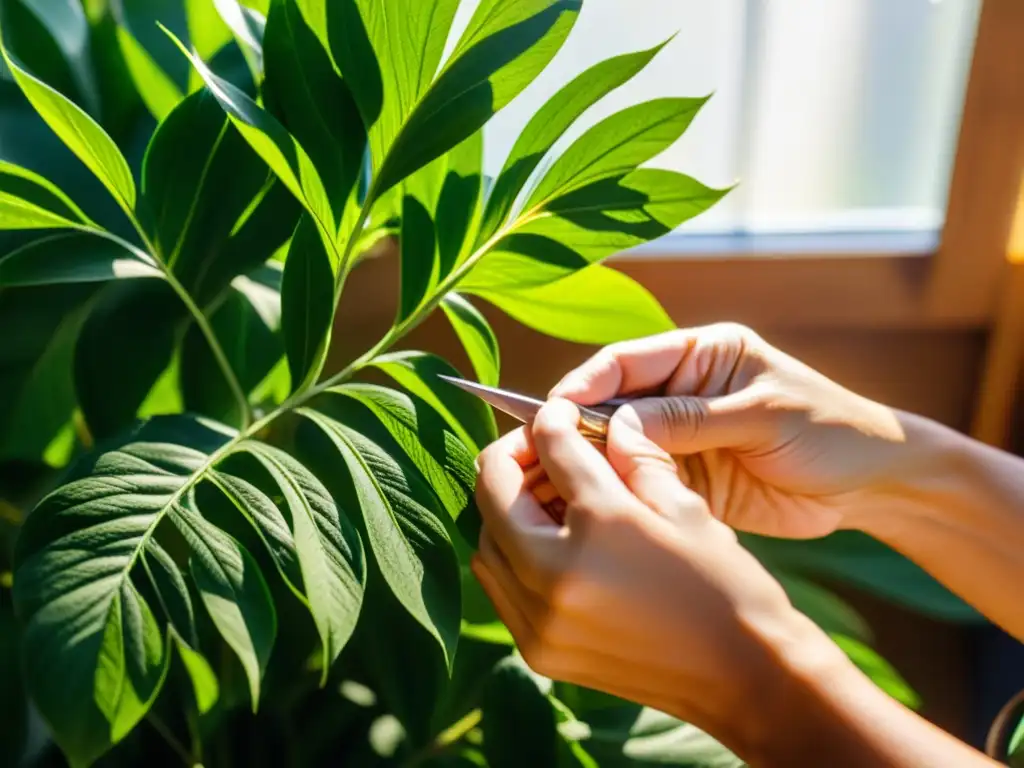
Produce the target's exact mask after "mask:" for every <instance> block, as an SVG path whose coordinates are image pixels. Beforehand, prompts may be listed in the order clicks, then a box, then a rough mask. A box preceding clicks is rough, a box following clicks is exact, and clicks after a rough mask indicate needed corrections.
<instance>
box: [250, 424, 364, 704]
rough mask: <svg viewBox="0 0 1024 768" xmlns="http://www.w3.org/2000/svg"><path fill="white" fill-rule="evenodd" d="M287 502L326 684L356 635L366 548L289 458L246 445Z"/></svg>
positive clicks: (320, 487)
mask: <svg viewBox="0 0 1024 768" xmlns="http://www.w3.org/2000/svg"><path fill="white" fill-rule="evenodd" d="M242 448H243V449H244V450H247V451H248V452H249V453H250V454H252V455H253V456H255V457H256V459H257V460H259V462H260V463H261V464H262V465H263V467H264V468H265V469H266V471H267V472H268V473H269V474H270V475H271V476H272V477H273V479H274V482H275V483H276V485H277V487H278V488H279V489H280V494H281V495H282V496H283V497H284V503H285V505H286V506H287V508H288V511H289V515H288V519H289V520H290V521H291V525H292V528H293V532H294V536H295V546H296V550H297V552H298V556H299V565H300V566H301V569H302V581H303V584H304V587H305V594H306V599H307V600H308V601H309V608H310V611H311V612H312V614H313V620H314V621H315V622H316V625H317V631H318V632H319V634H320V640H321V643H322V645H323V672H322V675H323V676H322V679H321V684H323V683H326V681H327V674H328V672H329V671H330V667H331V664H332V663H333V662H334V661H335V660H336V659H337V658H338V655H339V654H340V653H341V650H342V648H344V647H345V644H346V643H347V642H348V640H349V638H350V637H351V636H352V632H353V631H354V630H355V626H356V621H357V620H358V618H359V610H360V608H361V606H362V602H363V587H364V585H365V580H366V573H365V563H364V559H363V545H362V542H361V541H360V539H359V536H358V534H357V533H356V531H355V529H354V528H353V527H352V524H351V523H350V522H349V521H348V518H347V517H345V515H344V514H342V513H341V512H340V511H339V510H338V507H337V505H336V504H335V502H334V499H332V498H331V495H330V494H329V493H328V492H327V489H326V488H324V486H323V485H322V484H321V483H320V481H319V480H317V479H316V477H314V476H313V475H312V474H311V473H310V472H309V470H307V469H306V468H305V467H304V466H303V465H302V464H300V463H299V462H297V461H296V460H295V459H293V458H292V457H291V456H289V455H288V454H287V453H284V452H283V451H279V450H277V449H275V448H272V447H270V446H268V445H262V444H259V443H252V442H250V443H244V444H243V445H242Z"/></svg>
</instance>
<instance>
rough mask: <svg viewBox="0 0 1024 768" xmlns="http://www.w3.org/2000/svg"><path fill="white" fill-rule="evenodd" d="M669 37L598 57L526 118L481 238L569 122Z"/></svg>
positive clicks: (506, 211)
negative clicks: (649, 45)
mask: <svg viewBox="0 0 1024 768" xmlns="http://www.w3.org/2000/svg"><path fill="white" fill-rule="evenodd" d="M667 42H668V41H665V42H664V43H660V44H658V45H656V46H654V47H653V48H648V49H647V50H645V51H637V52H636V53H625V54H622V55H621V56H615V57H614V58H611V59H606V60H604V61H601V62H598V63H597V64H595V65H594V66H592V67H590V68H589V69H587V70H585V71H584V72H581V73H580V74H579V75H577V76H576V77H575V78H574V79H573V80H572V81H571V82H569V83H567V84H566V85H564V86H563V87H562V89H561V90H559V91H558V92H557V93H556V94H555V95H554V96H552V97H551V98H550V99H548V101H547V103H545V104H544V106H543V107H541V108H540V110H538V111H537V113H536V114H534V116H533V117H532V118H531V119H530V122H529V123H527V124H526V127H525V128H524V129H523V131H522V133H520V134H519V138H518V139H517V140H516V143H515V145H513V147H512V151H511V152H509V155H508V158H507V159H506V160H505V165H504V166H503V167H502V169H501V173H500V174H499V175H498V178H497V180H496V181H495V183H494V189H493V190H492V191H491V195H490V197H489V198H488V200H487V209H486V212H485V213H484V223H483V226H482V227H481V232H480V238H479V239H480V240H486V239H487V238H488V237H490V236H491V235H492V234H494V232H496V231H497V230H498V228H499V227H500V226H501V225H502V224H503V223H504V221H505V219H506V218H507V217H508V215H509V213H510V212H511V211H512V206H513V204H514V203H515V200H516V197H517V196H518V195H519V193H520V192H521V191H522V190H523V187H524V186H526V182H527V181H528V180H529V178H530V174H532V173H533V171H534V170H536V168H537V166H538V165H539V164H540V162H541V160H543V159H544V156H545V155H547V153H548V152H549V151H550V150H551V148H552V147H553V146H554V145H555V142H556V141H558V139H559V138H560V137H561V136H562V134H563V133H565V131H566V130H567V129H568V128H569V126H571V125H572V124H573V123H574V122H575V121H576V119H577V118H578V117H579V116H580V115H582V114H583V113H584V112H585V111H586V110H587V109H588V108H590V107H591V106H593V105H594V104H595V103H597V102H598V101H599V100H600V99H601V98H603V97H604V96H607V95H608V94H609V93H611V92H612V91H613V90H615V89H616V88H618V87H619V86H621V85H622V84H623V83H625V82H627V81H628V80H629V79H630V78H632V77H633V76H634V75H636V74H637V73H638V72H639V71H640V70H642V69H643V68H644V67H645V66H647V64H648V63H649V62H650V61H651V59H652V58H654V56H655V54H657V53H658V52H659V51H660V50H661V49H662V48H664V47H665V44H666V43H667Z"/></svg>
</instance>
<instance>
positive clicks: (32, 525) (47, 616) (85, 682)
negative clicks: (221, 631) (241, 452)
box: [14, 418, 228, 765]
mask: <svg viewBox="0 0 1024 768" xmlns="http://www.w3.org/2000/svg"><path fill="white" fill-rule="evenodd" d="M227 439H228V436H227V435H226V434H224V433H223V432H220V431H218V430H216V429H213V428H211V427H209V426H204V425H201V424H199V423H198V422H196V421H194V420H189V419H184V418H177V419H170V420H156V421H154V422H150V423H149V424H147V425H146V426H145V427H143V428H142V429H140V430H138V431H136V432H135V433H132V434H130V435H128V436H127V437H126V438H125V439H124V440H123V441H121V442H120V443H115V444H112V445H110V446H108V447H107V449H106V450H105V451H103V452H100V453H96V454H92V455H90V456H88V457H87V458H85V459H84V460H83V461H82V462H80V463H79V464H78V465H77V466H76V467H75V469H74V471H73V472H72V474H71V476H70V477H69V478H68V479H67V481H66V482H65V483H64V484H63V485H61V486H60V487H59V488H57V489H56V490H54V491H53V492H52V493H50V494H49V495H48V496H47V497H46V498H44V499H43V501H42V502H40V504H39V505H38V506H37V507H36V508H35V509H34V510H33V512H32V514H31V515H29V517H28V520H27V521H26V523H25V526H24V527H23V528H22V530H21V533H20V535H19V537H18V541H17V548H16V551H15V566H16V571H15V580H14V584H15V586H14V600H15V604H16V607H17V609H18V611H19V614H20V615H21V616H22V617H23V620H24V627H25V671H26V676H27V681H28V684H29V688H30V690H31V692H32V695H33V699H34V701H35V703H36V706H37V707H38V708H39V711H40V713H41V714H42V715H43V717H44V718H45V719H46V721H47V722H48V723H49V725H50V727H51V728H52V730H53V733H54V736H55V738H56V740H57V742H58V743H59V744H60V746H61V748H62V749H63V750H64V751H65V753H66V754H67V755H68V756H69V758H70V759H71V762H72V764H73V765H86V764H89V763H91V762H92V761H94V760H95V759H96V758H97V757H99V756H100V755H101V754H103V753H104V752H105V751H107V750H108V749H109V748H110V747H111V746H112V745H113V744H114V743H116V742H117V741H118V740H119V739H120V738H122V737H123V736H124V735H125V734H126V733H127V732H128V730H130V728H131V727H132V725H134V723H135V722H137V721H138V720H139V719H140V718H141V717H142V716H143V715H145V712H146V710H147V709H148V706H149V704H150V703H151V702H152V699H153V697H155V695H156V693H157V692H158V690H159V687H160V684H161V682H162V678H163V671H164V670H165V668H166V653H165V651H164V648H165V645H164V642H163V641H162V640H160V630H159V627H158V626H157V625H156V623H155V619H154V617H153V614H152V611H151V609H150V608H149V607H148V606H147V605H146V604H145V603H144V602H143V601H142V600H141V598H140V597H139V596H138V593H137V590H136V585H135V584H136V579H139V578H141V577H142V574H141V573H139V570H140V569H136V568H133V567H132V566H133V564H135V563H136V561H137V559H138V558H139V556H140V553H141V552H142V550H143V547H145V545H146V543H147V541H148V540H149V539H150V538H151V537H152V536H153V534H154V532H155V530H156V528H157V525H158V524H159V522H160V521H161V519H163V518H164V517H165V516H167V515H168V514H175V513H176V512H177V510H178V508H179V507H180V506H181V502H182V497H183V495H184V494H185V493H186V492H187V490H188V488H189V487H190V485H191V484H192V483H194V482H195V480H196V478H197V476H198V475H199V474H200V473H201V472H202V471H203V470H204V468H205V467H206V466H207V465H208V464H209V463H210V461H211V459H210V455H211V453H212V452H213V451H215V450H217V448H219V447H220V446H222V445H223V444H224V442H225V441H226V440H227ZM69 553H73V554H74V556H73V557H69ZM158 649H159V650H158Z"/></svg>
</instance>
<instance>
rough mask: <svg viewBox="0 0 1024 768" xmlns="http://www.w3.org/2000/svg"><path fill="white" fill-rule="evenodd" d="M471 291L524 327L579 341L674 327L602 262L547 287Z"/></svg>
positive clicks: (644, 293)
mask: <svg viewBox="0 0 1024 768" xmlns="http://www.w3.org/2000/svg"><path fill="white" fill-rule="evenodd" d="M472 292H473V293H475V294H477V295H478V296H480V297H482V298H484V299H487V300H488V301H489V302H491V303H492V304H494V305H495V306H497V307H499V308H501V309H502V310H503V311H505V312H506V313H508V314H509V315H510V316H512V317H513V318H515V319H516V320H518V321H519V322H520V323H522V324H523V325H525V326H528V327H530V328H533V329H535V330H538V331H541V332H542V333H546V334H548V335H549V336H554V337H556V338H559V339H566V340H568V341H574V342H576V343H579V344H611V343H614V342H616V341H625V340H627V339H634V338H638V337H640V336H650V335H654V334H657V333H661V332H663V331H668V330H672V329H673V328H675V323H673V322H672V318H670V317H669V316H668V314H667V313H666V312H665V310H664V309H662V307H661V304H659V303H658V300H657V299H655V298H654V296H652V295H651V294H650V292H649V291H648V290H647V289H646V288H644V287H643V286H642V285H640V283H638V282H636V281H635V280H633V279H632V278H631V277H627V276H626V275H624V274H622V273H621V272H616V271H615V270H613V269H609V268H608V267H605V266H602V265H600V264H593V265H591V266H589V267H587V268H586V269H582V270H580V271H578V272H575V273H573V274H571V275H569V277H563V278H562V279H560V280H556V281H555V282H553V283H547V284H545V285H539V286H534V287H528V288H522V289H518V290H517V289H516V288H513V287H506V288H502V289H500V290H479V289H473V291H472Z"/></svg>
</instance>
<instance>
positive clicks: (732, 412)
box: [612, 385, 774, 455]
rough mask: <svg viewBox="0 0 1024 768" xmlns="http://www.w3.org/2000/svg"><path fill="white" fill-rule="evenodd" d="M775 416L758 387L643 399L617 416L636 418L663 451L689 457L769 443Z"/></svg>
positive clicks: (641, 429)
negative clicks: (711, 394)
mask: <svg viewBox="0 0 1024 768" xmlns="http://www.w3.org/2000/svg"><path fill="white" fill-rule="evenodd" d="M772 416H773V414H772V412H771V410H770V409H769V408H767V407H766V406H765V402H764V397H763V395H762V393H761V392H760V391H759V390H758V389H757V387H756V385H755V386H753V387H750V388H748V389H744V390H742V391H740V392H737V393H736V394H732V395H726V396H725V397H691V396H685V395H680V396H677V397H650V398H643V399H640V400H635V401H633V402H631V403H630V404H629V405H625V406H623V407H622V408H620V409H619V410H618V411H617V412H616V413H615V415H614V416H613V417H612V420H613V421H615V420H616V419H625V420H628V421H630V422H635V423H637V425H638V428H639V430H640V431H641V432H642V433H643V434H644V435H646V436H647V438H648V439H649V440H651V441H652V442H654V443H656V444H657V445H658V446H659V447H661V448H662V449H663V450H665V451H668V452H669V453H672V454H676V455H687V454H693V453H701V452H703V451H710V450H714V449H717V448H728V449H731V450H735V451H742V450H744V449H755V448H756V447H757V446H759V445H764V444H765V442H766V441H767V440H769V439H770V438H771V435H772V429H773V425H774V420H773V418H772Z"/></svg>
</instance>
